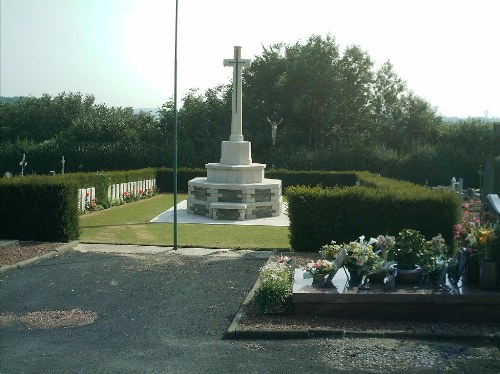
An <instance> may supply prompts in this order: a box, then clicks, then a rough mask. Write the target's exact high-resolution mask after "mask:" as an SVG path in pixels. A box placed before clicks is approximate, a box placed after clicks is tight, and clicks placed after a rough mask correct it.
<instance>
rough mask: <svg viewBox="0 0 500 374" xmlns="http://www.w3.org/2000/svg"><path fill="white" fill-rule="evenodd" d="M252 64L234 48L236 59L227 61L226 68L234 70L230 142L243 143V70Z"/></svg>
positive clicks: (225, 62)
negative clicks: (229, 67) (242, 57)
mask: <svg viewBox="0 0 500 374" xmlns="http://www.w3.org/2000/svg"><path fill="white" fill-rule="evenodd" d="M250 64H251V61H250V60H244V59H243V60H242V59H241V47H238V46H235V47H234V58H233V59H225V60H224V66H231V67H232V68H233V110H232V116H231V136H230V138H229V140H230V141H233V142H242V141H243V130H242V116H241V85H242V83H241V69H242V68H247V67H249V66H250Z"/></svg>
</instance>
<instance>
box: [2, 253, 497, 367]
mask: <svg viewBox="0 0 500 374" xmlns="http://www.w3.org/2000/svg"><path fill="white" fill-rule="evenodd" d="M258 255H259V254H258V253H255V252H251V251H245V252H238V253H235V252H233V251H226V252H220V253H217V252H216V253H206V254H204V255H202V256H199V255H197V256H192V255H189V253H188V252H185V253H184V254H181V253H173V252H167V253H159V254H154V255H151V254H148V255H137V254H134V255H130V254H121V255H117V254H114V253H106V254H103V253H81V252H77V251H70V252H67V253H66V254H65V255H63V256H60V257H55V258H52V259H49V260H46V261H43V262H39V263H37V264H35V265H31V266H29V267H26V268H21V269H16V270H12V271H10V272H8V273H5V274H1V275H0V297H1V300H2V303H1V305H0V313H1V316H2V318H1V319H0V336H1V339H0V372H1V373H296V372H297V373H309V372H311V373H319V372H320V373H322V372H327V371H328V372H346V373H352V372H381V373H386V372H401V371H402V370H404V371H406V372H415V371H418V372H434V371H437V370H444V371H448V372H470V373H477V372H479V371H481V372H482V373H498V372H500V353H499V350H498V349H497V348H495V347H494V346H481V345H475V344H474V343H473V342H463V341H456V342H426V341H415V340H405V339H398V340H394V339H350V338H347V339H342V338H340V339H319V338H318V339H308V340H255V341H248V340H245V341H235V340H224V339H223V336H224V333H225V331H226V329H227V328H228V326H229V324H230V323H231V321H232V319H233V317H234V316H235V314H236V312H237V311H238V309H239V307H240V305H241V303H242V302H243V300H244V299H245V297H246V295H247V293H248V292H249V290H250V289H251V287H252V286H253V284H254V282H255V279H256V276H257V272H258V269H259V268H260V267H261V266H262V265H263V264H264V262H265V261H266V259H265V258H262V256H258ZM30 321H31V323H30Z"/></svg>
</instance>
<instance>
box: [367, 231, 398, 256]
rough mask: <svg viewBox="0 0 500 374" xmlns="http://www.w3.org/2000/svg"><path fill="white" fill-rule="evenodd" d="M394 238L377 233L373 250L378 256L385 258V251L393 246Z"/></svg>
mask: <svg viewBox="0 0 500 374" xmlns="http://www.w3.org/2000/svg"><path fill="white" fill-rule="evenodd" d="M395 243H396V238H395V237H394V236H389V235H379V236H377V238H376V239H375V242H374V243H373V250H374V252H375V253H376V254H378V255H379V256H380V257H383V258H386V257H387V252H388V251H389V250H391V249H392V248H394V244H395Z"/></svg>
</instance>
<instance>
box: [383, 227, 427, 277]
mask: <svg viewBox="0 0 500 374" xmlns="http://www.w3.org/2000/svg"><path fill="white" fill-rule="evenodd" d="M424 243H425V237H424V236H423V235H422V234H421V233H420V232H419V231H418V230H413V229H403V230H402V231H401V232H400V233H399V234H398V236H397V237H396V241H395V243H394V247H393V248H392V249H391V250H389V252H388V254H387V258H388V259H389V260H394V261H396V263H397V266H398V269H405V270H412V269H415V266H416V265H418V264H420V262H421V260H422V258H423V256H424Z"/></svg>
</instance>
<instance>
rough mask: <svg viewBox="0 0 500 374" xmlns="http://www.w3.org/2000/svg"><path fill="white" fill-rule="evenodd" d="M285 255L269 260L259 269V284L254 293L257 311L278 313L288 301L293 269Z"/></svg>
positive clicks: (290, 293)
mask: <svg viewBox="0 0 500 374" xmlns="http://www.w3.org/2000/svg"><path fill="white" fill-rule="evenodd" d="M284 260H285V257H280V258H278V260H276V261H273V262H269V263H267V264H266V265H264V266H263V267H262V268H261V269H260V271H259V285H258V287H257V290H256V291H255V294H254V298H253V301H254V305H255V307H256V309H257V311H259V312H263V313H279V312H281V311H284V310H285V308H286V306H287V304H288V303H289V301H290V298H291V295H292V285H293V271H292V268H291V266H288V265H289V263H290V261H289V259H288V258H287V261H284Z"/></svg>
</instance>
